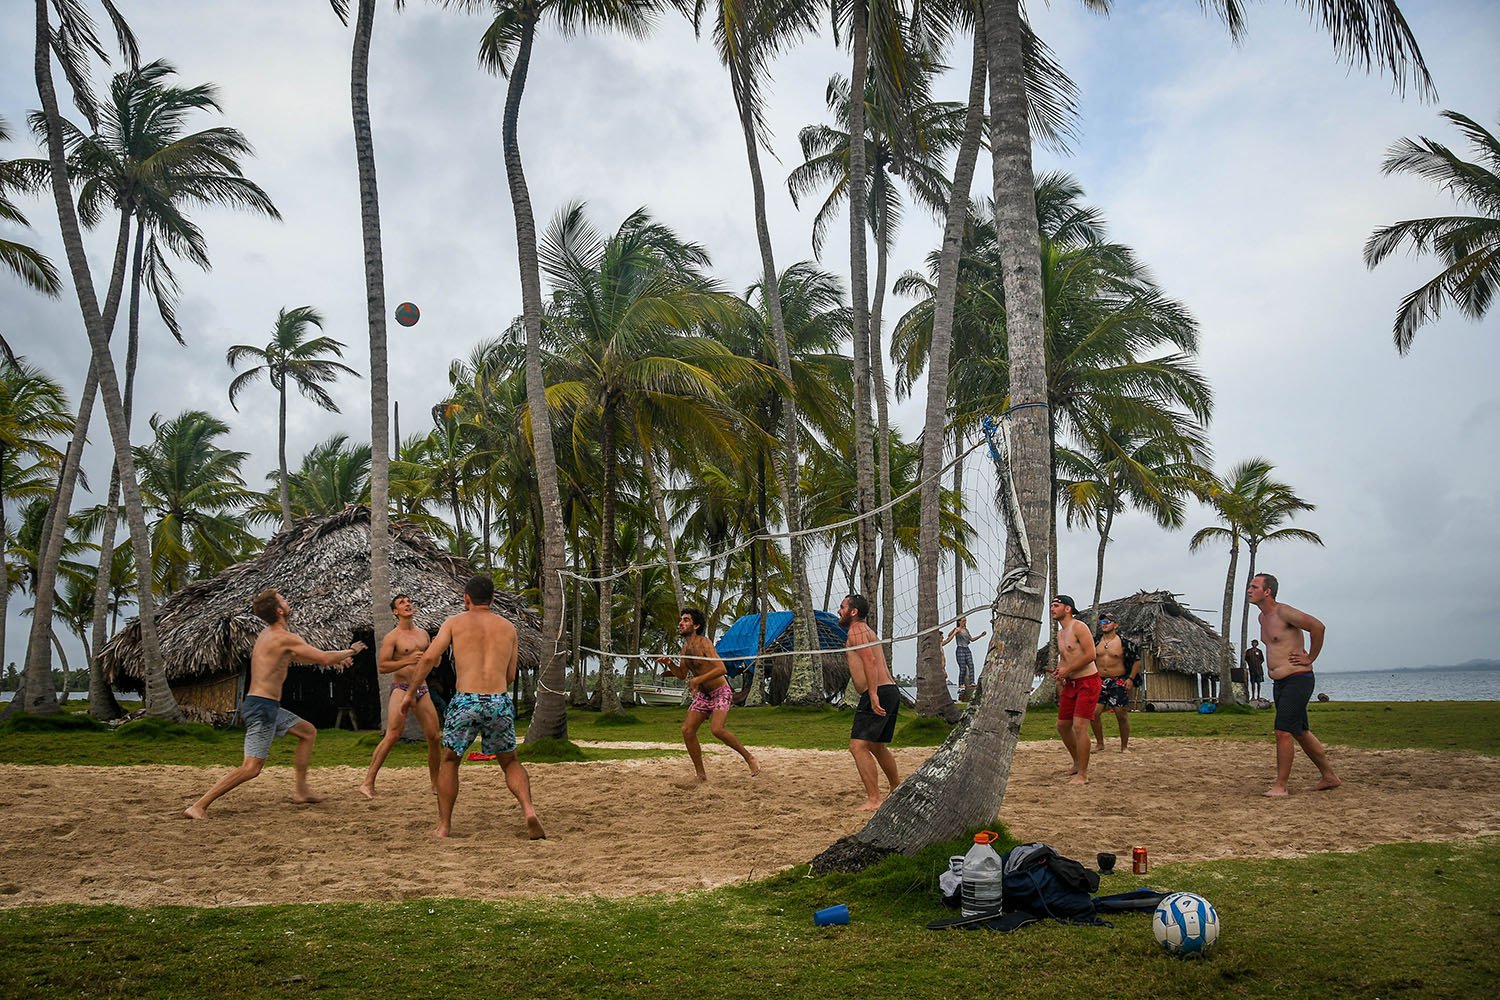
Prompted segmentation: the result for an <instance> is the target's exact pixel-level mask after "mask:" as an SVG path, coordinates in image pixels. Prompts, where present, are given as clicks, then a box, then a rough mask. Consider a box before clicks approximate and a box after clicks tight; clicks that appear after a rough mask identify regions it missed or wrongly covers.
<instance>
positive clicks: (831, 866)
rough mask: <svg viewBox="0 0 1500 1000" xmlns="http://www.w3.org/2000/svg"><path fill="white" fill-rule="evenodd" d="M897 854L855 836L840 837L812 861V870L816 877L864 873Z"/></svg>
mask: <svg viewBox="0 0 1500 1000" xmlns="http://www.w3.org/2000/svg"><path fill="white" fill-rule="evenodd" d="M895 853H896V852H895V851H892V850H888V849H887V848H884V847H875V846H874V845H872V844H866V843H863V842H861V841H860V840H857V839H856V838H855V837H853V836H849V837H840V838H839V839H838V840H836V841H834V842H833V843H832V844H831V845H829V847H828V849H827V850H825V851H824V852H823V853H822V854H819V855H818V856H817V857H815V858H813V859H812V862H811V864H812V870H813V874H814V875H826V874H828V873H829V872H849V873H856V872H862V871H864V870H865V869H866V868H869V867H870V866H872V865H875V864H878V863H880V862H881V861H883V860H884V859H886V858H888V857H890V856H891V855H892V854H895Z"/></svg>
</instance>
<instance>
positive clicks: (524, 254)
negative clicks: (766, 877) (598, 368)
mask: <svg viewBox="0 0 1500 1000" xmlns="http://www.w3.org/2000/svg"><path fill="white" fill-rule="evenodd" d="M444 2H445V4H446V5H448V6H452V7H457V8H459V9H462V10H469V11H471V10H480V9H489V10H492V11H493V12H494V14H495V18H494V20H493V21H492V22H490V25H489V27H488V28H487V29H486V30H485V33H484V37H483V38H482V39H481V40H480V45H479V61H480V63H481V64H482V65H483V66H484V67H485V68H486V69H488V70H490V71H491V72H493V73H497V74H499V75H500V76H503V77H506V79H507V86H506V90H505V112H504V119H503V122H502V124H501V144H502V146H503V148H504V157H505V176H506V180H507V181H508V183H509V186H510V200H511V209H512V212H513V215H514V217H515V225H516V257H517V263H518V265H519V269H520V277H521V315H522V320H523V323H524V327H525V331H526V397H527V409H528V416H529V419H530V422H531V443H532V447H533V449H534V450H535V453H536V467H537V486H538V489H539V491H540V493H541V514H542V635H543V639H544V641H545V642H546V643H548V644H550V648H548V649H545V650H543V656H542V666H541V668H540V670H539V672H538V677H539V680H538V687H539V689H540V692H541V693H540V694H539V695H538V697H537V710H536V715H535V716H533V718H532V723H531V727H530V728H529V729H528V730H527V733H526V738H527V739H528V740H533V739H546V738H549V737H563V738H566V736H567V733H568V719H567V712H566V706H565V705H564V701H563V697H564V696H563V691H562V689H563V684H564V672H565V670H566V661H565V644H564V643H563V642H561V641H560V640H561V638H562V634H563V621H562V611H563V596H562V577H561V576H560V575H559V574H560V573H561V572H562V570H563V569H564V561H563V520H562V501H561V499H560V495H559V491H558V478H557V455H556V452H555V450H554V448H553V442H552V436H551V434H550V433H548V427H549V424H548V413H547V402H546V399H547V394H546V393H547V390H546V382H545V379H544V378H543V374H542V281H541V268H540V264H539V263H538V258H537V241H536V218H535V216H534V215H533V214H532V211H531V193H530V191H529V189H528V188H527V186H526V172H525V169H524V167H523V166H522V163H521V144H520V139H519V136H518V133H517V127H518V125H519V123H520V116H521V98H522V96H523V95H524V94H525V92H526V75H527V73H528V72H529V71H530V68H531V53H532V48H533V46H534V45H535V44H536V33H537V29H538V28H539V27H541V25H542V23H543V22H544V21H551V22H553V24H554V25H555V26H556V27H557V29H558V30H559V31H560V32H562V33H563V34H565V35H567V34H573V33H575V32H579V31H589V30H599V29H611V30H615V31H621V32H624V33H625V34H627V35H630V36H632V37H636V38H641V37H644V36H645V35H646V33H647V31H648V30H649V29H650V26H651V20H652V18H653V16H654V15H655V14H656V12H657V11H658V10H659V9H660V7H661V4H660V2H659V0H600V2H590V0H444Z"/></svg>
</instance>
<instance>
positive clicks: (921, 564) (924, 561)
mask: <svg viewBox="0 0 1500 1000" xmlns="http://www.w3.org/2000/svg"><path fill="white" fill-rule="evenodd" d="M984 67H985V55H984V30H983V28H982V26H981V27H976V28H975V30H974V55H973V59H972V65H971V69H970V71H969V110H968V114H967V116H966V117H965V119H964V137H963V141H962V142H961V143H960V144H959V147H958V162H957V163H956V164H955V165H954V168H953V188H952V193H951V194H950V195H949V198H948V215H947V218H946V219H945V220H944V222H943V244H942V252H941V254H940V256H939V257H938V275H937V291H936V293H935V295H934V299H933V307H932V310H933V311H932V345H931V347H930V348H929V355H928V363H927V409H926V412H925V415H924V418H923V423H922V462H921V472H922V491H921V494H920V505H921V513H920V515H919V516H920V521H919V523H918V528H917V631H918V632H919V633H920V636H919V638H918V639H917V714H918V715H935V716H941V717H942V718H943V719H945V720H947V721H948V722H950V723H951V722H954V721H956V720H957V718H958V708H957V706H956V705H954V703H953V698H952V696H951V695H950V694H949V693H948V671H947V668H946V667H945V665H944V663H943V639H942V634H941V632H940V631H938V619H939V612H938V570H939V569H940V568H941V566H942V551H941V549H940V548H939V545H940V543H941V538H942V515H943V511H942V498H943V483H942V480H941V479H939V478H938V471H939V470H940V469H941V468H942V465H943V440H944V438H945V436H946V435H945V431H946V426H947V423H948V376H949V370H948V369H949V362H950V358H951V355H952V353H953V307H954V302H955V300H956V299H957V297H958V261H959V257H960V254H961V252H962V247H963V236H964V226H965V224H966V223H967V221H968V218H969V188H970V187H971V186H972V185H973V183H974V165H975V163H976V162H977V160H978V158H979V143H980V139H981V138H982V136H983V126H984V84H985V79H984ZM961 446H962V443H961V442H960V443H959V445H958V447H961ZM955 450H958V448H957V447H956V448H955ZM953 493H954V496H956V497H962V496H963V463H962V461H959V462H955V463H954V465H953ZM953 607H954V611H953V613H954V614H955V615H961V614H963V613H964V574H963V565H962V562H961V560H959V558H958V557H957V555H956V554H955V556H954V560H953Z"/></svg>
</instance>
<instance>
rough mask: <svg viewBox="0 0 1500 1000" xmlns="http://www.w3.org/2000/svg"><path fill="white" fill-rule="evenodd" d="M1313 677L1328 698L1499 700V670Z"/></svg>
mask: <svg viewBox="0 0 1500 1000" xmlns="http://www.w3.org/2000/svg"><path fill="white" fill-rule="evenodd" d="M1316 679H1317V690H1318V691H1319V692H1320V693H1322V694H1326V695H1328V697H1329V699H1330V700H1331V701H1500V670H1325V671H1318V672H1316ZM1269 687H1270V685H1269V684H1267V685H1265V688H1264V689H1263V690H1265V693H1266V696H1267V697H1269V696H1270V692H1269V690H1267V689H1269Z"/></svg>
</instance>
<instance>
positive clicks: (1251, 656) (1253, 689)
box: [1245, 639, 1266, 700]
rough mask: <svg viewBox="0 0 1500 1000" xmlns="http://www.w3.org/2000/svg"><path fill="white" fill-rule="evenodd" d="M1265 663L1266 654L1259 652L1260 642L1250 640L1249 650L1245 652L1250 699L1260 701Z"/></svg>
mask: <svg viewBox="0 0 1500 1000" xmlns="http://www.w3.org/2000/svg"><path fill="white" fill-rule="evenodd" d="M1265 663H1266V654H1265V653H1264V652H1262V651H1261V648H1260V640H1259V639H1251V640H1250V648H1249V649H1247V650H1245V669H1246V670H1247V671H1249V678H1250V697H1251V698H1253V699H1256V700H1259V699H1260V686H1261V683H1262V682H1264V681H1265V679H1266V677H1265V672H1264V671H1263V670H1262V668H1263V667H1264V666H1265Z"/></svg>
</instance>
